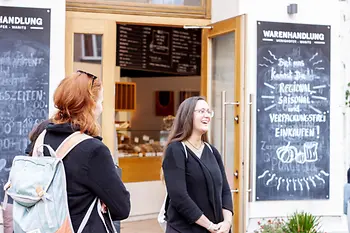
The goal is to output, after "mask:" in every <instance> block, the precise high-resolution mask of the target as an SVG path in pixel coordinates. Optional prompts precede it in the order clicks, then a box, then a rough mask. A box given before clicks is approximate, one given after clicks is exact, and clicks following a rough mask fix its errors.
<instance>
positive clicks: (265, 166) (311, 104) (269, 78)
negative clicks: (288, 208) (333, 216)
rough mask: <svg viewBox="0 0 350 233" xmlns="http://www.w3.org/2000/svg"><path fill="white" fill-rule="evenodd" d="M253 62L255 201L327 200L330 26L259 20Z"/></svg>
mask: <svg viewBox="0 0 350 233" xmlns="http://www.w3.org/2000/svg"><path fill="white" fill-rule="evenodd" d="M285 28H289V29H290V30H291V32H288V33H287V32H286V31H285ZM270 32H273V33H270ZM275 32H278V33H275ZM311 35H314V36H311ZM315 35H322V36H315ZM298 37H300V38H299V39H298ZM315 40H317V41H315ZM316 42H317V43H316ZM257 59H258V60H257V108H256V114H257V118H256V119H257V124H256V125H257V140H256V142H257V146H256V150H257V151H256V156H257V158H256V161H257V162H256V190H257V191H256V200H304V199H328V198H329V176H330V174H329V146H330V142H329V120H330V118H329V113H330V111H329V110H330V108H329V105H330V27H329V26H319V25H302V24H285V23H272V22H258V53H257Z"/></svg>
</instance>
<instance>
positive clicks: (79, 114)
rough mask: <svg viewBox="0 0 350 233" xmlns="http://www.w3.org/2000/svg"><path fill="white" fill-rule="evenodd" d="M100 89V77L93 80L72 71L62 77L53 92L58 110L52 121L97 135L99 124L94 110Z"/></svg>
mask: <svg viewBox="0 0 350 233" xmlns="http://www.w3.org/2000/svg"><path fill="white" fill-rule="evenodd" d="M92 84H93V86H92ZM101 89H102V83H101V79H100V78H96V79H95V80H94V81H93V79H92V77H89V76H88V75H87V74H84V73H79V72H77V73H73V74H72V75H70V76H68V77H66V78H65V79H63V80H62V81H61V83H60V84H59V85H58V87H57V89H56V91H55V93H54V103H55V107H56V108H57V109H58V112H57V113H56V114H55V115H54V116H53V119H52V121H53V123H55V124H64V123H70V124H72V126H73V127H74V128H75V129H79V130H80V132H84V133H87V134H89V135H91V136H98V135H99V134H100V126H99V124H98V122H97V119H96V117H95V113H94V112H95V109H96V101H97V99H98V97H99V94H100V91H101Z"/></svg>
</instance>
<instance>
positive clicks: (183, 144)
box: [181, 142, 188, 159]
mask: <svg viewBox="0 0 350 233" xmlns="http://www.w3.org/2000/svg"><path fill="white" fill-rule="evenodd" d="M181 144H182V146H183V147H184V150H185V156H186V159H188V154H187V149H186V145H185V143H184V142H181Z"/></svg>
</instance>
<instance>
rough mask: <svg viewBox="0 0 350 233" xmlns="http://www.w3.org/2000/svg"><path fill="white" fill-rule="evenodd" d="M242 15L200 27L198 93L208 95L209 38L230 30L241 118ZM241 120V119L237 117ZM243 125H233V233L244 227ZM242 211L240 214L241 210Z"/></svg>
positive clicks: (238, 109) (242, 116) (235, 85)
mask: <svg viewBox="0 0 350 233" xmlns="http://www.w3.org/2000/svg"><path fill="white" fill-rule="evenodd" d="M244 17H245V16H244V15H241V16H237V17H234V18H230V19H227V20H223V21H220V22H217V23H214V24H211V25H209V26H211V28H209V29H203V32H202V68H201V95H203V96H206V97H207V98H208V99H211V98H210V97H211V93H210V92H209V89H211V84H210V83H208V82H211V80H212V79H211V78H208V77H210V76H211V62H212V61H211V54H212V53H211V43H212V39H213V38H215V37H217V36H221V35H224V34H227V33H231V32H234V38H232V39H233V40H234V42H235V45H234V63H233V64H232V65H233V66H234V67H235V70H234V87H235V89H234V101H235V102H239V103H240V104H239V105H237V106H236V107H235V110H234V115H239V116H240V119H243V118H244V114H243V112H242V111H243V109H244V98H241V97H242V95H241V94H242V92H241V89H242V88H241V85H242V84H243V81H244V78H243V77H242V76H243V75H242V74H243V71H244V67H243V64H244V58H243V56H242V53H243V52H244V46H243V41H242V38H244ZM240 122H242V120H240ZM242 132H243V127H242V123H241V125H236V127H235V130H234V137H235V140H234V152H233V153H234V171H238V179H236V178H234V182H233V190H235V189H237V190H239V192H238V193H233V203H234V209H233V211H234V216H233V219H232V224H233V233H238V232H242V229H243V228H245V227H244V225H245V217H244V216H243V215H245V211H244V209H245V207H244V205H243V202H244V195H245V192H244V189H243V187H244V186H243V183H244V181H243V169H241V168H242V162H243V157H242V156H241V154H242V153H241V152H242V146H241V144H242V143H241V142H242V139H243V135H242ZM242 213H243V214H242Z"/></svg>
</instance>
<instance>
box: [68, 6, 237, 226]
mask: <svg viewBox="0 0 350 233" xmlns="http://www.w3.org/2000/svg"><path fill="white" fill-rule="evenodd" d="M116 17H117V19H111V18H110V15H109V16H105V17H103V15H101V14H98V15H97V14H94V15H93V14H84V13H79V14H75V13H73V12H67V22H66V23H67V24H66V74H69V73H71V72H73V71H74V70H77V69H83V70H86V71H87V72H90V73H94V74H95V75H100V76H101V77H102V79H103V86H104V103H103V105H104V111H103V113H102V117H101V119H100V121H101V125H102V136H103V140H104V143H105V144H106V145H107V146H108V147H109V149H110V150H111V152H112V154H113V156H114V158H115V161H116V162H117V163H118V164H119V166H120V167H121V168H122V169H123V175H122V179H123V181H124V182H125V184H126V186H127V188H128V190H129V191H130V193H131V199H132V210H131V216H130V218H129V219H128V220H127V221H126V222H125V223H122V229H121V231H122V232H123V224H125V225H126V224H128V227H129V226H130V224H131V226H132V224H133V223H132V222H130V221H139V220H145V219H153V220H154V219H155V218H156V216H157V215H158V211H159V209H160V207H161V204H162V202H163V199H164V195H165V192H164V191H165V190H164V185H163V184H162V182H161V181H160V166H161V154H162V153H161V152H162V142H163V141H164V139H165V138H166V136H167V132H166V131H167V124H168V123H169V121H171V116H172V115H175V113H176V109H177V107H178V105H179V104H180V103H181V101H182V100H183V99H185V98H187V97H189V96H193V95H198V94H201V95H204V96H206V97H207V98H208V101H209V103H210V104H211V106H212V107H213V109H214V111H215V117H214V120H213V125H212V130H211V132H210V134H211V143H213V144H214V145H215V146H216V147H217V148H218V149H219V150H220V151H222V154H223V159H224V161H225V166H226V172H227V176H228V179H229V182H230V185H231V189H232V193H233V199H234V210H235V213H236V215H235V217H234V219H233V222H234V232H239V231H238V229H239V227H240V224H239V222H242V221H243V219H241V218H239V216H241V214H240V212H241V211H242V207H241V205H242V202H241V200H242V198H243V197H242V195H241V194H240V192H239V190H240V189H241V186H242V183H243V182H242V181H241V169H240V165H239V164H241V156H240V154H241V153H240V152H241V148H240V147H239V145H240V139H241V130H240V128H241V127H242V126H241V125H240V124H239V123H240V122H239V117H240V115H241V112H242V109H243V108H242V107H241V106H242V103H241V101H242V99H241V98H240V96H241V94H240V93H241V92H240V87H241V79H242V74H241V66H242V65H241V62H240V60H241V59H240V57H241V53H242V50H241V42H240V41H241V40H240V38H241V36H242V33H241V30H240V27H241V23H242V22H241V20H240V18H235V19H231V20H227V21H223V22H220V23H217V24H213V25H210V26H211V29H201V28H200V29H187V30H185V29H183V26H184V25H196V26H198V25H199V26H203V25H208V24H207V22H204V21H203V20H195V19H193V20H189V21H188V20H182V21H181V20H179V21H177V22H176V23H174V22H175V21H171V20H170V21H169V22H168V23H164V21H162V20H159V18H153V17H144V18H145V19H146V18H147V20H142V19H141V18H140V19H139V20H138V19H137V16H135V17H134V18H133V20H130V18H129V19H127V18H125V19H124V18H123V17H121V16H116ZM141 22H142V24H140V23H141ZM147 22H148V23H147ZM132 32H136V33H132ZM140 32H141V34H140ZM147 33H149V34H147ZM138 35H140V37H138ZM143 35H144V37H143ZM174 35H175V36H174ZM127 36H129V41H125V40H123V39H125V38H126V37H127ZM174 38H177V39H175V40H174ZM181 38H185V39H186V41H181ZM138 40H139V42H140V43H141V44H142V43H143V42H145V43H148V46H149V48H151V49H152V50H153V51H154V52H155V53H154V54H158V56H153V57H152V56H150V55H149V54H147V51H143V50H142V47H140V48H137V47H135V44H134V45H133V44H132V43H135V42H137V41H138ZM188 41H191V42H190V43H188ZM184 42H186V43H184ZM121 43H122V44H121ZM123 43H124V47H123V46H121V45H123ZM130 43H131V44H130ZM197 43H199V46H195V45H196V44H197ZM184 44H186V45H188V46H187V48H186V49H187V50H185V51H183V50H181V48H180V47H181V45H182V46H184ZM167 45H169V46H168V47H167ZM173 45H175V46H173ZM176 45H178V47H176ZM197 45H198V44H197ZM189 47H190V48H189ZM135 48H137V49H135ZM198 50H199V51H198ZM116 51H117V53H116ZM169 53H173V54H174V56H172V57H173V59H172V60H168V57H169V56H168V55H167V54H169ZM185 59H188V62H186V61H185ZM174 63H176V64H175V65H174ZM223 91H226V98H225V99H224V98H223V97H224V94H222V93H225V92H223ZM121 100H123V101H121ZM236 102H237V104H235V103H236ZM222 106H223V107H222ZM222 116H224V117H222ZM152 223H154V224H157V223H156V221H153V222H152ZM137 225H139V223H135V226H137ZM156 228H157V227H156ZM125 230H126V229H125ZM159 230H160V229H159ZM142 232H145V231H144V230H142ZM152 232H156V231H155V230H152ZM123 233H124V232H123Z"/></svg>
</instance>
